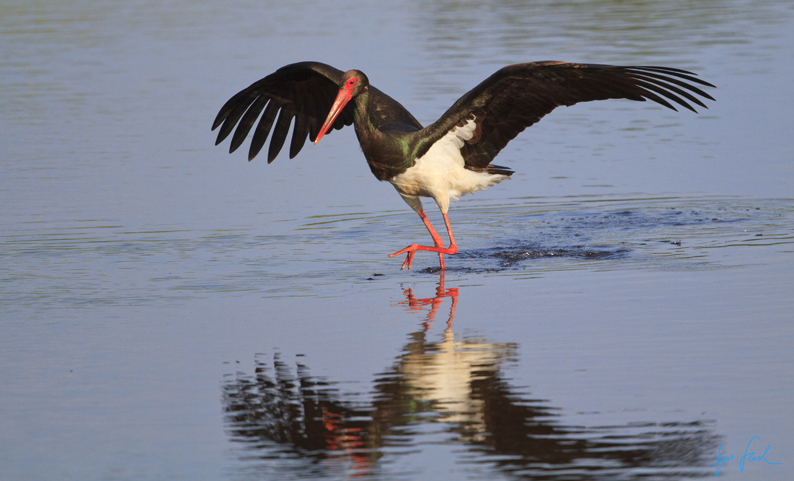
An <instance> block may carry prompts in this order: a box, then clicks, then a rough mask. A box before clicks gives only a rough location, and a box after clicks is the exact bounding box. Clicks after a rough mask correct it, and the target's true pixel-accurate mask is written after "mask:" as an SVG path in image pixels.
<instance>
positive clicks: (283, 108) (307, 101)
mask: <svg viewBox="0 0 794 481" xmlns="http://www.w3.org/2000/svg"><path fill="white" fill-rule="evenodd" d="M342 74H343V72H342V71H341V70H338V69H335V68H334V67H331V66H330V65H326V64H323V63H319V62H301V63H295V64H292V65H287V66H285V67H282V68H280V69H278V70H276V71H275V72H274V73H272V74H270V75H268V76H267V77H265V78H263V79H262V80H259V81H257V82H255V83H253V84H252V85H251V86H250V87H248V88H246V89H245V90H242V91H240V92H238V93H237V94H236V95H235V96H234V97H232V98H230V99H229V101H228V102H226V104H225V105H224V106H223V107H222V108H221V110H220V112H218V116H217V117H215V122H213V123H212V130H215V129H216V128H218V126H221V129H220V131H219V132H218V139H217V140H216V141H215V145H218V144H219V143H221V142H223V140H224V139H225V138H226V137H228V136H229V134H230V133H231V132H232V130H234V126H235V125H237V130H235V132H234V136H232V142H231V145H230V146H229V153H232V152H234V151H235V150H237V148H238V147H240V145H241V144H242V143H243V141H244V140H245V138H246V136H247V135H248V132H250V131H251V128H252V127H253V126H254V124H255V123H256V119H257V118H259V114H261V113H262V110H263V109H264V114H262V117H261V119H260V120H259V124H258V125H257V127H256V130H254V136H253V139H252V140H251V148H250V150H249V151H248V160H251V159H253V158H254V157H256V155H257V154H258V153H259V151H260V150H261V149H262V147H263V146H264V145H265V141H266V140H267V136H268V134H269V133H270V130H271V128H272V129H273V135H272V137H271V139H270V147H269V148H268V152H267V162H268V163H270V162H273V159H275V158H276V155H278V153H279V152H280V151H281V148H282V147H283V146H284V141H285V140H286V138H287V134H288V133H289V127H290V123H291V122H292V119H293V118H295V127H294V128H293V134H292V141H291V143H290V148H289V156H290V158H293V157H295V156H296V155H298V152H300V150H301V149H302V148H303V144H304V143H305V142H306V135H307V134H308V136H309V139H310V140H311V141H314V139H315V138H317V134H318V133H319V131H320V127H321V126H322V124H323V121H324V120H325V117H326V116H327V115H328V112H329V111H330V110H331V105H332V104H333V103H334V98H335V97H336V94H337V92H338V91H339V82H340V81H341V79H342ZM279 112H280V113H279ZM277 115H278V120H276V116H277ZM274 123H275V127H273V125H274ZM352 123H353V104H352V103H351V104H349V105H347V106H346V107H345V109H344V110H343V111H342V113H341V114H339V117H337V119H336V121H335V122H334V124H333V129H336V130H339V129H341V128H342V127H344V126H346V125H351V124H352ZM221 124H222V125H221ZM330 132H331V131H330V130H329V132H328V133H330Z"/></svg>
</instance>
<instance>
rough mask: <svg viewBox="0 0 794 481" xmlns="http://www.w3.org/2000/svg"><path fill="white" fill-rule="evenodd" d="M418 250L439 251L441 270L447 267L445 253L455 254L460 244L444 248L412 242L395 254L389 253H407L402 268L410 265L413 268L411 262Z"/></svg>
mask: <svg viewBox="0 0 794 481" xmlns="http://www.w3.org/2000/svg"><path fill="white" fill-rule="evenodd" d="M416 251H430V252H437V253H438V260H439V262H440V264H441V270H444V269H445V268H446V267H445V266H444V254H450V255H451V254H454V253H456V252H457V251H458V246H456V245H454V244H453V245H451V246H449V248H447V249H444V248H443V247H440V246H436V247H427V246H420V245H419V244H411V245H409V246H408V247H406V248H405V249H402V250H399V251H397V252H395V253H394V254H389V257H397V256H398V255H400V254H407V255H406V256H405V261H404V262H403V265H402V267H400V270H402V269H405V266H408V270H409V271H410V270H411V264H413V262H414V255H415V254H416Z"/></svg>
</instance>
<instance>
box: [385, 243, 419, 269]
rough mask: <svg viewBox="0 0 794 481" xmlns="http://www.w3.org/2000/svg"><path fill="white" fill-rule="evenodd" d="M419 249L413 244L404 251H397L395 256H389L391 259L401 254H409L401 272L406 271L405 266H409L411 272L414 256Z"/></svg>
mask: <svg viewBox="0 0 794 481" xmlns="http://www.w3.org/2000/svg"><path fill="white" fill-rule="evenodd" d="M418 247H419V245H418V244H411V245H409V246H408V247H406V248H405V249H403V250H400V251H397V252H395V253H394V254H389V257H397V256H398V255H400V254H407V255H406V256H405V261H404V262H403V265H402V267H400V270H403V269H405V266H408V270H409V271H410V270H411V264H413V262H414V254H416V249H417V248H418Z"/></svg>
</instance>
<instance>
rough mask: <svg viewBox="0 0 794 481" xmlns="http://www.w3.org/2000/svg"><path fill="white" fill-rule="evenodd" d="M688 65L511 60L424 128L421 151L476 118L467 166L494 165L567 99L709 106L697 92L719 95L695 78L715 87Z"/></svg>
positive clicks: (570, 102)
mask: <svg viewBox="0 0 794 481" xmlns="http://www.w3.org/2000/svg"><path fill="white" fill-rule="evenodd" d="M694 76H695V74H693V73H691V72H687V71H686V70H679V69H674V68H667V67H615V66H611V65H586V64H575V63H564V62H535V63H524V64H518V65H510V66H507V67H504V68H502V69H501V70H499V71H498V72H496V73H495V74H493V75H491V76H490V77H489V78H487V79H486V80H485V81H483V82H482V83H481V84H480V85H478V86H477V87H475V88H474V89H473V90H471V91H470V92H468V93H466V94H465V95H464V96H463V97H461V98H460V99H458V101H457V102H455V104H454V105H453V106H452V107H450V108H449V110H447V112H446V113H444V115H442V116H441V118H440V119H439V120H438V121H437V122H436V123H435V124H433V125H430V126H428V127H427V128H426V129H425V130H424V131H423V132H424V137H425V138H426V139H428V141H429V142H427V143H426V144H424V145H422V146H421V150H420V153H423V152H422V151H426V149H429V148H430V145H432V143H433V142H435V141H436V140H438V139H439V138H441V137H443V136H444V135H445V134H446V133H447V132H448V131H449V130H451V129H453V128H454V127H455V126H458V125H464V124H465V123H466V122H467V121H468V120H471V119H472V118H473V119H474V120H475V122H476V124H477V131H475V135H474V137H473V138H472V139H471V140H470V141H468V142H467V143H466V144H465V145H464V146H463V147H462V148H461V153H462V155H463V158H464V160H465V162H466V166H467V167H469V168H473V169H484V168H486V167H488V164H490V163H491V161H492V160H493V158H494V157H496V154H498V153H499V151H500V150H502V149H503V148H504V146H505V145H507V143H508V142H509V141H511V140H513V139H514V138H515V137H516V135H518V134H519V133H520V132H522V131H523V130H524V129H525V128H527V127H529V126H531V125H532V124H534V123H535V122H537V121H538V120H540V119H541V118H542V117H543V116H544V115H546V114H548V113H549V112H551V111H552V110H554V109H555V108H556V107H559V106H561V105H566V106H569V105H573V104H576V103H578V102H589V101H592V100H606V99H630V100H639V101H645V100H646V99H648V100H652V101H654V102H656V103H659V104H661V105H664V106H665V107H668V108H670V109H673V110H676V109H675V107H673V105H672V104H671V103H670V101H672V102H674V103H676V104H678V105H680V106H682V107H685V108H687V109H689V110H691V111H693V112H695V113H697V111H696V110H695V109H694V108H693V107H692V106H691V105H690V104H689V103H688V102H691V103H693V104H696V105H698V106H700V107H703V108H708V107H706V105H705V104H703V102H702V101H701V100H700V99H698V98H697V97H696V96H695V95H700V96H701V97H704V98H707V99H710V100H714V99H713V98H712V97H711V96H710V95H709V94H707V93H705V92H703V91H702V90H700V89H699V88H698V87H696V86H695V85H693V84H700V85H705V86H708V87H714V86H713V85H711V84H710V83H708V82H704V81H703V80H700V79H697V78H695V77H694Z"/></svg>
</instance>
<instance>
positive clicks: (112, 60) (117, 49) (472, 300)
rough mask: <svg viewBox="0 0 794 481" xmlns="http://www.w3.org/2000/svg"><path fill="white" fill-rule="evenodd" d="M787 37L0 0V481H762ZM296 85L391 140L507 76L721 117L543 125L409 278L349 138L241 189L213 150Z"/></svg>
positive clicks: (701, 25)
mask: <svg viewBox="0 0 794 481" xmlns="http://www.w3.org/2000/svg"><path fill="white" fill-rule="evenodd" d="M793 26H794V6H793V5H792V3H791V2H787V1H770V2H752V1H748V0H734V1H720V0H717V1H689V2H683V1H671V2H639V1H627V2H616V1H609V0H605V1H589V2H588V1H582V2H551V1H549V2H543V1H539V2H509V1H505V2H501V1H499V2H450V1H433V2H422V1H409V2H402V3H399V4H396V5H395V4H389V5H385V4H379V3H376V2H354V1H340V2H333V3H331V2H311V1H308V2H276V1H231V2H207V1H203V0H199V1H191V2H187V1H178V0H177V1H169V2H149V1H141V2H126V3H125V2H108V1H74V2H52V1H50V2H46V1H35V0H24V1H19V0H7V1H4V2H2V4H1V5H0V45H1V46H0V111H1V112H2V116H1V117H0V205H2V208H0V386H2V387H0V479H2V480H22V479H26V480H28V479H33V480H39V479H41V480H50V479H74V480H78V479H79V480H86V479H190V480H196V479H213V480H215V479H305V478H327V479H336V478H345V477H354V476H359V477H362V478H364V479H384V480H386V479H482V478H489V479H521V478H526V479H545V480H560V479H603V480H607V479H608V480H616V479H639V478H644V479H681V478H685V477H686V478H690V477H695V478H707V477H713V476H714V475H715V474H717V473H716V468H717V460H718V457H719V458H720V459H722V461H723V462H722V463H719V466H720V471H719V477H720V478H727V479H737V480H739V479H764V480H784V479H790V470H791V469H792V467H793V466H794V454H793V453H794V435H792V429H791V426H792V425H794V402H792V401H793V400H794V369H793V368H794V350H793V349H792V345H794V325H793V324H792V319H793V318H794V314H793V313H794V255H793V254H794V228H792V226H794V140H792V138H793V137H794V136H792V132H794V120H792V116H791V110H792V106H794V93H793V91H792V89H791V79H792V78H794V62H793V60H794V28H792V27H793ZM303 60H317V61H322V62H325V63H329V64H331V65H334V66H336V67H338V68H340V69H343V70H347V69H351V68H358V69H361V70H363V71H364V72H366V73H367V75H368V76H369V78H370V81H371V82H372V84H374V85H375V86H377V87H378V88H379V89H381V90H383V91H384V92H386V93H388V94H389V95H391V96H393V97H394V98H395V99H397V100H399V101H400V102H401V103H402V104H403V105H405V106H406V107H407V108H408V109H409V110H411V112H412V113H413V114H414V115H415V116H416V117H417V118H418V119H419V120H420V121H421V122H422V123H424V124H428V123H431V122H433V121H434V120H435V119H436V118H437V117H438V116H439V115H440V114H441V113H442V112H443V111H444V110H446V108H447V107H448V106H449V105H451V104H452V103H453V102H454V101H455V100H456V99H457V98H458V97H459V96H460V95H461V94H463V93H464V92H466V91H467V90H469V89H470V88H472V87H474V86H475V85H476V84H477V83H478V82H480V81H481V80H483V79H484V78H486V77H487V76H488V75H490V74H491V73H493V72H494V71H495V70H496V69H498V68H500V67H501V66H503V65H506V64H510V63H518V62H527V61H535V60H564V61H579V62H589V63H612V64H624V65H625V64H629V65H630V64H635V65H636V64H639V65H663V66H670V67H676V68H684V69H688V70H692V71H694V72H697V73H698V74H699V75H700V76H701V78H703V79H705V80H707V81H709V82H712V83H713V84H715V85H716V86H717V87H718V88H717V89H710V90H709V93H710V94H712V95H713V96H714V97H715V99H716V102H708V106H709V110H703V109H700V110H701V112H700V114H699V115H695V114H693V113H691V112H688V111H681V112H677V113H676V112H673V111H669V110H666V109H663V108H661V107H659V106H657V105H653V104H651V103H649V102H646V103H638V102H629V101H610V102H600V103H591V104H580V105H576V106H574V107H571V108H561V109H558V110H557V111H555V112H553V113H552V114H551V115H549V116H548V117H546V118H545V119H544V120H543V121H541V122H540V123H539V124H537V125H535V126H533V127H532V128H531V129H528V130H527V131H525V132H524V133H523V134H521V135H520V136H519V137H518V138H517V139H516V140H514V141H513V142H511V143H510V144H509V146H508V148H506V149H505V150H504V151H503V152H502V153H501V154H500V156H499V157H498V163H499V164H500V165H506V166H509V167H511V168H513V169H515V170H516V171H517V173H516V174H515V175H514V176H513V179H512V180H511V181H509V182H504V183H502V184H500V185H498V186H496V187H492V188H490V189H488V190H487V191H484V192H480V193H477V194H476V195H474V196H468V197H464V198H462V199H461V200H460V201H458V202H457V203H454V204H453V206H452V209H451V211H450V218H451V221H452V224H453V228H454V229H455V234H456V240H457V241H458V244H459V246H460V252H459V254H458V255H455V256H449V257H448V258H447V267H448V270H447V272H446V273H444V274H443V275H442V274H440V273H439V272H438V271H437V270H436V269H435V268H436V267H437V258H435V257H434V256H432V255H429V254H427V253H424V254H423V253H420V254H418V255H417V258H416V260H415V261H414V270H413V271H410V272H408V271H400V270H399V265H400V263H401V262H402V260H401V259H400V260H398V259H390V258H388V257H386V255H387V254H389V253H391V252H394V251H396V250H398V249H401V248H402V247H405V246H406V245H408V244H410V243H412V242H417V241H420V242H428V241H429V237H428V236H427V232H426V231H425V229H424V227H423V226H422V224H421V222H420V221H419V219H418V218H417V216H416V215H415V214H414V213H413V212H412V211H411V210H410V209H409V208H408V207H407V206H406V205H405V204H404V203H403V201H402V200H401V199H400V198H399V196H398V195H396V193H395V192H394V190H393V189H392V188H391V186H389V185H387V184H383V183H379V182H377V181H376V180H375V179H374V178H373V177H372V176H371V174H370V172H369V169H368V168H367V166H366V164H365V161H364V159H363V156H362V155H361V153H360V150H359V148H358V145H357V144H356V141H355V135H354V133H353V131H352V130H350V129H345V130H343V131H340V132H335V133H334V134H333V135H330V136H328V137H326V138H325V139H323V141H322V142H321V143H320V144H318V145H317V146H311V145H307V146H306V147H304V150H303V151H302V152H301V153H300V155H299V156H298V157H297V158H295V159H293V160H289V159H288V158H287V155H286V152H282V155H281V156H280V157H279V158H277V159H276V161H275V162H273V163H272V164H270V165H268V164H267V163H266V162H265V161H264V159H260V158H257V159H255V160H254V161H253V162H251V163H248V162H246V158H245V153H244V152H243V151H239V152H236V153H235V154H233V155H231V156H230V155H228V154H227V150H228V141H227V143H224V144H222V145H221V146H219V147H215V146H214V140H215V135H214V133H212V132H210V126H211V123H212V120H213V119H214V117H215V114H216V113H217V111H218V109H219V108H220V106H221V105H222V104H223V103H224V102H225V101H226V100H227V99H228V98H229V97H230V96H231V95H232V94H234V93H236V92H237V91H239V90H240V89H242V88H244V87H246V86H248V85H249V84H250V83H252V82H253V81H255V80H257V79H259V78H261V77H263V76H265V75H267V74H268V73H270V72H272V71H274V70H275V69H277V68H279V67H281V66H283V65H286V64H288V63H292V62H296V61H303ZM243 150H245V149H243ZM427 211H428V214H429V215H430V218H431V220H432V221H433V222H435V223H439V222H440V216H439V215H438V214H437V212H436V211H435V208H434V207H433V206H432V203H430V204H429V205H428V208H427ZM442 230H443V229H442ZM755 436H757V438H756V437H755ZM748 445H749V446H748ZM767 446H768V449H767ZM765 451H766V454H765V455H764V454H763V453H764V452H765ZM746 452H747V453H751V452H755V453H756V454H755V460H754V461H751V459H753V458H752V457H751V456H749V455H748V456H745V453H746ZM759 458H763V459H759ZM771 463H778V464H771Z"/></svg>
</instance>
